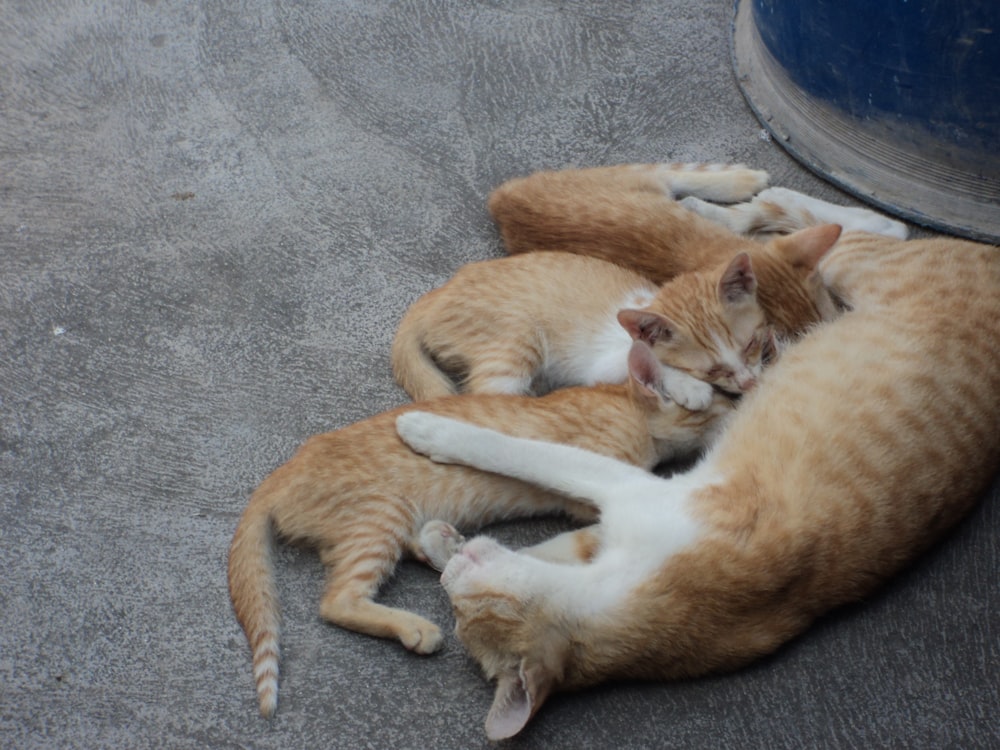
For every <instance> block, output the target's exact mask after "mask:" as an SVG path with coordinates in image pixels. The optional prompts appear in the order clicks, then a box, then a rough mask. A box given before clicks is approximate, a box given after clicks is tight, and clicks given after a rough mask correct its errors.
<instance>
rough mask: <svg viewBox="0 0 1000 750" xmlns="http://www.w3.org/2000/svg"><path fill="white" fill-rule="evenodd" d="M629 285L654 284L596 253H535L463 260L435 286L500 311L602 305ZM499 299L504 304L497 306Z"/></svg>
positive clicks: (444, 293)
mask: <svg viewBox="0 0 1000 750" xmlns="http://www.w3.org/2000/svg"><path fill="white" fill-rule="evenodd" d="M633 289H649V290H652V289H655V287H654V286H653V285H652V283H651V282H649V281H647V280H646V279H644V278H643V277H642V276H640V275H639V274H638V273H635V272H634V271H630V270H628V269H625V268H622V267H621V266H617V265H615V264H613V263H609V262H608V261H604V260H600V259H598V258H590V257H586V256H582V255H574V254H572V253H564V252H545V253H542V252H538V253H524V254H521V255H514V256H507V257H504V258H493V259H490V260H484V261H478V262H475V263H469V264H466V265H464V266H462V267H461V268H459V269H458V271H456V272H455V275H454V276H453V277H452V279H451V281H449V282H448V283H447V284H445V285H444V286H443V287H440V288H439V289H438V290H436V291H437V292H438V293H440V294H441V296H452V295H461V300H460V301H461V303H462V304H463V305H466V306H470V307H477V308H482V309H483V310H488V311H490V312H491V313H492V314H494V315H503V314H533V313H535V312H536V311H538V310H541V309H551V308H554V307H565V308H571V309H579V308H580V307H581V306H600V305H601V304H603V303H610V302H611V301H617V300H618V299H619V298H620V297H621V296H622V295H624V294H627V293H628V292H630V291H632V290H633ZM432 294H433V293H432ZM458 301H459V300H458V299H452V300H450V302H451V303H454V302H458ZM498 303H503V304H504V305H506V306H507V308H506V309H502V308H498V307H497V305H498Z"/></svg>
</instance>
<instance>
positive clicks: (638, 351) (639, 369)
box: [628, 340, 660, 401]
mask: <svg viewBox="0 0 1000 750" xmlns="http://www.w3.org/2000/svg"><path fill="white" fill-rule="evenodd" d="M628 372H629V376H630V377H631V379H632V384H633V385H634V386H635V388H636V390H638V391H639V394H640V395H641V396H643V397H645V398H651V399H654V400H657V401H659V397H658V395H657V394H658V392H659V388H658V387H659V385H660V362H659V360H658V359H657V358H656V357H655V355H654V354H653V350H652V349H650V348H649V346H648V345H647V344H646V342H644V341H641V340H640V341H634V342H632V348H631V349H629V352H628Z"/></svg>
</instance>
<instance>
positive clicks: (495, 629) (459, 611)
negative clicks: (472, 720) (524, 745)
mask: <svg viewBox="0 0 1000 750" xmlns="http://www.w3.org/2000/svg"><path fill="white" fill-rule="evenodd" d="M550 575H551V566H546V564H545V563H543V562H542V561H540V560H535V559H534V558H531V557H528V556H527V555H520V554H517V553H516V552H513V551H511V550H509V549H506V548H505V547H503V546H501V545H500V544H498V543H497V542H495V541H494V540H492V539H490V538H489V537H483V536H480V537H476V538H474V539H470V540H469V541H468V542H466V544H465V545H464V546H463V547H462V549H461V551H460V552H459V553H458V554H456V555H454V556H453V557H452V558H451V560H449V562H448V564H447V566H445V569H444V572H443V573H442V575H441V583H442V584H443V585H444V588H445V590H446V591H447V592H448V596H449V597H450V598H451V602H452V608H453V610H454V612H455V619H456V622H457V624H456V626H455V633H456V634H457V635H458V638H459V640H461V641H462V643H463V645H464V646H465V648H466V649H467V650H468V651H469V653H470V654H471V655H472V657H473V658H474V659H475V660H476V661H477V662H478V663H479V665H480V666H481V667H482V669H483V671H484V673H485V674H486V677H487V678H488V679H490V680H495V681H496V683H497V686H496V693H495V694H494V698H493V705H492V707H491V708H490V711H489V713H488V714H487V717H486V734H487V736H488V737H489V738H490V739H491V740H501V739H505V738H507V737H512V736H513V735H515V734H517V733H518V732H520V731H521V729H523V728H524V726H525V725H526V724H527V723H528V721H529V720H530V719H531V717H532V716H534V714H535V712H537V711H538V709H539V708H540V707H541V705H542V703H544V701H545V699H546V698H547V697H548V696H549V695H550V694H551V693H552V692H554V691H556V690H558V689H560V688H561V687H562V686H563V685H564V682H565V680H566V677H567V667H568V663H569V661H570V659H571V658H572V651H573V645H572V641H571V632H572V626H571V624H569V623H565V622H563V620H562V618H559V617H555V616H553V615H552V614H551V613H550V612H549V611H548V607H549V606H550V601H551V596H550V592H548V591H546V589H545V584H546V582H547V580H548V578H549V577H550Z"/></svg>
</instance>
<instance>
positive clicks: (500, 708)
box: [486, 674, 531, 740]
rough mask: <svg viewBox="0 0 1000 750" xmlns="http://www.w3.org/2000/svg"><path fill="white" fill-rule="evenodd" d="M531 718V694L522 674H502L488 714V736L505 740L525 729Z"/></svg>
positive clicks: (492, 738)
mask: <svg viewBox="0 0 1000 750" xmlns="http://www.w3.org/2000/svg"><path fill="white" fill-rule="evenodd" d="M530 718H531V696H530V695H529V694H528V690H527V688H526V687H525V684H524V681H523V679H522V677H521V676H520V675H516V674H507V675H501V676H500V680H499V681H498V682H497V690H496V693H495V694H494V696H493V705H492V706H491V707H490V712H489V714H487V715H486V736H487V737H488V738H489V739H491V740H505V739H507V738H508V737H513V736H514V735H515V734H517V733H518V732H520V731H521V730H522V729H524V725H525V724H527V723H528V720H529V719H530Z"/></svg>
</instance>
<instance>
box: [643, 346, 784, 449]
mask: <svg viewBox="0 0 1000 750" xmlns="http://www.w3.org/2000/svg"><path fill="white" fill-rule="evenodd" d="M766 345H767V346H771V347H772V350H773V351H776V350H777V344H776V342H775V341H774V336H773V334H771V336H770V337H769V338H768V341H767V344H766ZM762 359H766V357H765V358H762ZM628 369H629V380H628V384H629V388H630V390H631V393H632V397H633V399H634V400H635V401H636V402H637V403H638V404H640V405H641V406H642V407H643V409H644V411H645V414H646V426H647V428H648V429H649V433H650V435H651V436H652V437H653V439H654V440H655V441H657V444H658V445H659V447H660V448H661V449H662V450H664V451H667V452H668V453H669V454H673V455H676V454H677V453H683V452H684V451H685V450H692V451H693V450H698V449H700V448H701V447H703V446H704V445H705V444H706V442H707V441H708V431H709V430H710V428H711V427H712V426H713V425H714V424H715V423H716V422H717V421H718V420H719V418H720V417H722V416H724V415H726V414H729V413H731V412H732V411H733V409H734V408H735V401H734V399H732V398H730V397H729V396H726V395H724V394H723V393H721V392H719V391H711V389H709V390H710V391H711V392H712V400H711V403H709V404H708V406H707V407H706V408H704V409H700V410H698V411H689V410H688V409H685V408H683V407H682V406H680V405H679V404H677V403H676V401H675V399H674V398H673V394H672V393H671V392H670V390H669V388H668V387H667V384H666V382H665V378H664V374H665V373H664V370H665V369H666V368H665V367H664V365H663V364H662V363H661V362H660V361H659V360H658V359H657V358H656V355H654V354H653V350H652V349H650V347H649V345H648V344H646V342H645V341H643V340H641V339H637V340H636V341H633V342H632V348H631V349H630V350H629V354H628Z"/></svg>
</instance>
